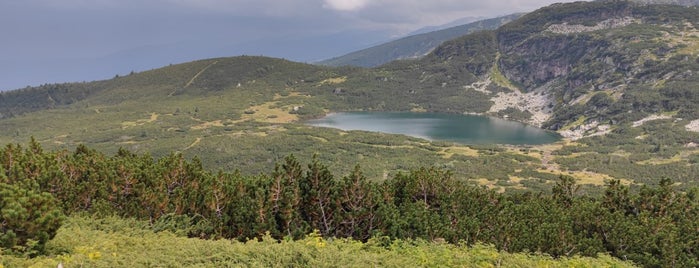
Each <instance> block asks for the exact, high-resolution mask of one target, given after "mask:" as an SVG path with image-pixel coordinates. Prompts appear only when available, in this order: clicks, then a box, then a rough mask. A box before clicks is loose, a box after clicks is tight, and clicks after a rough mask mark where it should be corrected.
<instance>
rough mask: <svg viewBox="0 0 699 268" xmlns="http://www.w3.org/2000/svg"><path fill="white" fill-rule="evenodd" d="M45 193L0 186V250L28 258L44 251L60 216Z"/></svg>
mask: <svg viewBox="0 0 699 268" xmlns="http://www.w3.org/2000/svg"><path fill="white" fill-rule="evenodd" d="M57 204H58V202H56V200H55V199H54V198H53V196H51V195H50V194H49V193H37V192H35V191H32V190H28V189H25V188H22V187H20V186H18V185H9V184H5V183H0V220H1V222H0V247H2V248H3V249H7V250H11V251H14V252H18V253H24V254H26V255H29V256H34V255H37V254H40V253H42V252H43V251H44V246H45V245H46V242H48V241H49V240H50V239H52V238H53V237H54V236H55V235H56V231H57V230H58V228H59V227H60V226H61V222H62V221H63V214H62V212H61V211H60V210H59V208H58V206H57Z"/></svg>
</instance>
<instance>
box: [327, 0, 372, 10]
mask: <svg viewBox="0 0 699 268" xmlns="http://www.w3.org/2000/svg"><path fill="white" fill-rule="evenodd" d="M368 3H369V1H368V0H325V1H324V5H323V7H325V8H329V9H334V10H338V11H356V10H360V9H362V8H364V7H366V6H367V4H368Z"/></svg>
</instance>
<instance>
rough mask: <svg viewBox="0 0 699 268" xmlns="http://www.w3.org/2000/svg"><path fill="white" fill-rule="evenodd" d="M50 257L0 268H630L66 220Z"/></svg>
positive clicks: (112, 220)
mask: <svg viewBox="0 0 699 268" xmlns="http://www.w3.org/2000/svg"><path fill="white" fill-rule="evenodd" d="M48 248H49V251H50V252H52V254H51V255H47V256H42V257H37V258H33V259H25V258H20V257H15V256H11V255H2V258H0V259H1V260H2V261H0V266H1V267H30V266H34V267H56V266H57V265H58V264H59V263H60V264H63V266H64V267H144V266H148V267H149V266H158V267H170V266H172V267H179V266H189V267H239V266H245V267H338V266H342V267H367V266H370V267H406V266H409V267H434V266H448V267H454V266H458V267H491V266H502V267H536V266H538V267H542V266H546V267H634V266H633V265H632V264H630V263H628V262H621V261H619V260H617V259H614V258H611V257H609V256H608V255H602V256H600V257H597V258H589V257H580V256H575V257H570V258H558V259H554V258H552V257H550V256H545V255H541V254H531V253H530V254H524V253H516V254H512V253H507V252H502V251H498V250H497V249H495V248H494V247H492V246H487V245H483V244H476V245H473V246H467V245H463V244H461V245H453V244H447V243H437V242H428V241H425V240H394V241H389V240H386V239H382V238H378V237H377V238H373V239H370V240H369V241H367V242H361V241H357V240H352V239H324V238H321V237H320V236H318V235H317V234H311V235H309V236H308V237H306V238H304V239H302V240H296V241H293V240H282V241H277V240H275V239H273V238H271V237H269V236H266V237H263V238H262V239H260V240H250V241H247V242H245V243H243V242H238V241H234V240H233V241H231V240H201V239H196V238H186V237H183V236H180V235H177V234H176V233H172V232H169V231H158V232H155V231H152V227H151V226H150V225H149V224H148V223H146V222H142V221H136V220H128V219H121V218H116V217H108V218H104V219H94V218H89V217H79V216H78V217H71V218H69V219H68V221H67V222H66V223H65V225H64V226H63V227H62V228H61V229H60V230H59V231H58V234H57V235H56V237H55V238H54V239H53V240H52V241H51V242H50V243H49V244H48Z"/></svg>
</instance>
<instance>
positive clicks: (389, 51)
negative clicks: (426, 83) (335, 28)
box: [318, 13, 523, 67]
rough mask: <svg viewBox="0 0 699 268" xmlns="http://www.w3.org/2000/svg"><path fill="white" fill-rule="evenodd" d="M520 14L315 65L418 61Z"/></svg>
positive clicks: (413, 37) (400, 40)
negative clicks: (438, 47) (468, 35)
mask: <svg viewBox="0 0 699 268" xmlns="http://www.w3.org/2000/svg"><path fill="white" fill-rule="evenodd" d="M522 14H523V13H518V14H511V15H507V16H502V17H497V18H493V19H486V20H480V21H477V22H472V23H468V24H464V25H459V26H454V27H449V28H447V29H442V30H437V31H432V32H427V33H420V34H416V35H411V36H408V37H404V38H401V39H398V40H395V41H391V42H387V43H384V44H380V45H377V46H373V47H370V48H366V49H362V50H359V51H355V52H352V53H349V54H346V55H343V56H339V57H335V58H332V59H328V60H324V61H320V62H318V64H320V65H327V66H345V65H350V66H360V67H376V66H379V65H382V64H385V63H388V62H390V61H394V60H400V59H411V58H419V57H422V56H425V55H427V54H428V53H430V52H431V51H432V50H433V49H435V48H436V47H437V46H439V45H440V44H442V43H443V42H445V41H447V40H451V39H454V38H457V37H459V36H463V35H467V34H469V33H472V32H475V31H480V30H493V29H496V28H498V27H500V26H501V25H503V24H505V23H508V22H510V21H512V20H515V19H517V18H519V17H520V16H522Z"/></svg>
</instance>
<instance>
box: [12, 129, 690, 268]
mask: <svg viewBox="0 0 699 268" xmlns="http://www.w3.org/2000/svg"><path fill="white" fill-rule="evenodd" d="M0 156H2V158H0V171H1V172H0V186H2V190H1V191H0V193H1V194H0V209H2V211H3V215H2V220H3V222H4V223H5V224H4V227H3V229H0V231H2V232H1V233H0V245H2V247H3V248H5V249H6V253H7V254H20V255H22V254H25V255H28V256H38V255H42V254H46V253H50V250H51V243H50V242H48V239H50V238H53V237H54V236H55V235H57V234H58V233H59V232H57V229H58V228H57V227H58V226H59V225H60V222H61V221H63V218H62V216H61V215H62V214H66V215H80V214H84V213H86V214H88V215H93V216H96V217H105V216H118V217H124V218H135V219H137V220H143V221H147V224H146V225H145V226H144V225H141V227H139V229H153V230H156V231H170V232H172V233H175V234H179V235H181V236H188V237H196V238H209V239H219V238H226V239H235V240H239V241H248V240H250V239H256V238H261V239H263V240H266V241H269V240H271V239H276V240H285V239H294V240H298V239H300V240H301V241H304V240H303V239H306V240H305V241H306V242H307V241H309V240H308V239H310V240H311V241H313V239H316V238H314V237H317V239H318V240H316V241H315V243H327V244H328V245H331V244H332V243H333V242H332V241H330V240H328V241H323V240H322V239H321V238H320V237H324V238H326V239H340V238H351V239H354V240H358V241H369V242H368V243H375V242H376V241H377V240H376V239H382V240H385V242H384V243H383V245H385V246H387V247H389V248H392V247H393V246H395V244H393V243H398V244H399V245H400V244H402V243H403V242H401V241H400V240H402V241H413V240H415V239H418V240H420V239H422V240H427V241H441V242H442V243H446V242H448V243H453V244H460V245H464V246H465V245H474V244H479V243H485V244H491V245H493V246H494V247H495V248H497V249H498V250H503V251H507V252H540V253H546V254H548V255H551V256H554V257H573V256H576V255H584V256H592V257H595V256H598V254H610V255H612V256H615V257H617V258H623V259H627V260H631V261H633V262H635V263H638V264H641V265H643V266H662V267H667V266H681V267H692V266H696V265H697V264H698V263H697V260H698V259H699V256H698V255H697V254H698V252H696V248H697V246H698V245H697V241H699V237H697V236H698V235H699V233H697V232H695V230H696V229H697V228H699V199H698V198H697V190H696V189H694V190H692V191H689V192H680V191H677V190H676V189H674V187H673V186H672V182H671V181H670V180H661V182H660V184H659V185H658V186H653V187H643V188H642V189H641V190H640V191H639V193H637V194H635V193H631V192H630V191H629V188H628V187H627V186H624V185H623V184H621V182H620V181H618V180H614V181H609V182H608V183H607V185H606V186H605V187H604V188H605V189H604V193H603V195H602V196H601V197H599V198H594V197H590V196H583V195H580V193H579V192H578V190H579V188H578V186H577V185H576V183H575V180H574V179H573V178H572V177H567V176H561V177H559V178H558V180H557V181H556V183H555V185H554V186H553V187H552V190H551V192H550V193H546V194H538V195H536V194H532V193H531V192H529V193H524V194H511V195H504V194H499V193H496V192H495V191H492V190H487V189H486V188H483V187H477V186H471V185H468V184H467V183H464V182H463V181H460V180H457V179H455V178H454V177H453V175H452V174H451V172H449V171H446V170H444V169H440V168H436V167H430V168H420V169H416V170H411V171H410V172H407V173H399V174H397V175H395V176H393V177H392V178H390V179H387V180H386V181H384V182H372V181H370V180H368V179H367V178H366V177H365V176H364V175H363V174H362V170H361V167H359V166H357V167H356V168H355V170H354V171H352V172H351V173H348V174H344V175H343V176H342V177H339V176H340V175H339V174H338V175H335V174H334V173H333V172H332V171H331V170H329V169H328V167H327V166H326V165H325V164H323V163H322V162H321V161H319V160H317V159H314V160H313V161H312V162H310V163H308V164H307V165H302V164H301V163H299V162H298V160H296V159H295V158H294V157H293V156H288V157H286V158H285V159H284V160H283V161H282V162H280V163H277V164H276V165H275V166H276V167H275V169H274V170H271V171H270V172H268V173H265V174H260V175H258V176H243V175H240V174H239V173H224V172H217V173H214V172H207V171H205V170H204V169H203V168H202V166H201V163H200V162H199V161H198V160H196V159H195V160H193V161H187V160H184V159H183V158H182V156H181V155H177V154H173V155H171V156H169V157H165V158H161V159H159V160H157V161H156V160H154V159H152V158H151V157H150V156H148V155H135V154H132V153H130V152H128V151H125V150H121V151H120V152H119V153H118V154H116V155H114V156H105V155H103V154H101V153H98V152H96V151H94V150H90V149H89V148H86V147H79V148H77V149H76V150H75V151H74V152H67V151H47V152H44V151H43V149H42V148H41V147H40V146H39V145H38V144H36V143H32V144H30V146H29V147H27V148H25V149H21V148H19V147H17V146H13V145H8V146H7V147H6V148H5V149H3V150H2V151H0ZM29 195H41V196H43V198H41V199H40V198H25V196H29ZM39 200H40V201H39ZM37 203H41V204H43V205H41V206H38V205H36V204H37ZM25 213H26V214H27V216H23V217H18V216H16V215H23V214H25ZM108 219H109V218H107V220H108ZM69 226H70V225H69ZM108 226H110V225H107V226H105V227H104V228H109V227H108ZM7 227H10V228H7ZM6 228H7V229H6ZM105 231H107V230H105ZM111 231H117V232H118V231H120V230H111ZM73 232H75V231H73ZM311 233H312V235H311V236H310V238H309V237H307V235H308V234H311ZM97 235H101V234H97ZM117 236H118V235H117ZM304 237H305V238H304ZM55 239H56V238H54V240H55ZM340 241H343V240H340ZM372 241H373V242H372ZM379 241H380V240H379ZM396 241H397V242H396ZM348 242H351V241H348ZM79 243H81V242H78V244H79ZM110 243H111V242H110ZM73 245H75V244H73ZM90 245H91V242H88V243H87V245H82V246H90ZM406 245H410V243H408V244H406ZM417 245H418V246H420V245H423V246H427V244H426V243H424V242H419V243H418V244H417ZM106 246H107V245H104V246H100V247H106ZM348 246H349V245H348ZM433 246H437V247H441V246H439V245H433ZM113 247H114V248H105V249H102V250H99V249H88V250H90V251H92V250H96V251H97V252H102V253H103V254H112V253H116V254H121V253H120V252H121V251H119V249H118V248H119V247H118V246H116V245H114V246H113ZM449 248H451V246H446V247H445V248H444V249H445V250H447V249H449ZM453 249H456V248H453ZM68 250H70V248H69V249H68ZM73 250H75V251H73V252H74V253H73V254H75V253H77V254H84V253H82V252H80V251H78V250H79V249H73ZM69 252H70V251H69ZM223 252H229V250H222V251H220V252H217V254H219V253H220V254H223ZM102 253H95V254H102ZM340 254H342V253H341V252H340ZM165 256H166V255H165ZM496 256H497V255H496ZM88 257H89V255H88ZM115 257H116V256H115ZM493 257H495V256H493ZM288 261H292V262H294V261H296V260H288ZM321 261H326V260H321ZM160 262H161V261H156V263H160Z"/></svg>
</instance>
